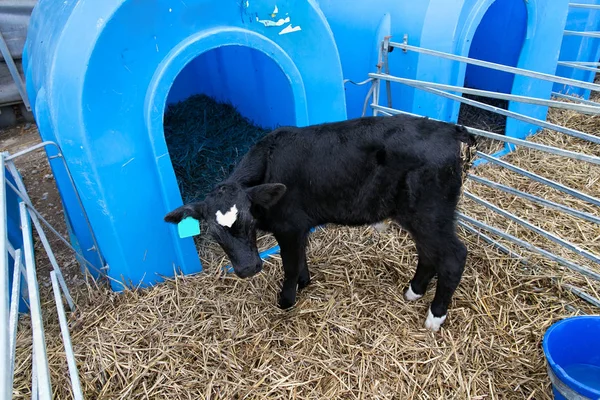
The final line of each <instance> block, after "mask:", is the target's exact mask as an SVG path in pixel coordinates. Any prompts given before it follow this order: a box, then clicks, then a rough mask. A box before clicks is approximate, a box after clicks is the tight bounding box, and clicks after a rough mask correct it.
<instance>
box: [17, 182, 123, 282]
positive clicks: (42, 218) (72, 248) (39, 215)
mask: <svg viewBox="0 0 600 400" xmlns="http://www.w3.org/2000/svg"><path fill="white" fill-rule="evenodd" d="M6 184H7V185H8V187H9V188H10V189H12V190H13V191H14V192H15V193H17V195H18V196H19V197H21V199H23V197H22V196H21V192H20V191H19V189H17V188H16V187H14V185H13V184H12V183H10V182H8V181H6ZM23 202H24V203H25V204H26V205H27V207H28V208H29V211H30V212H31V213H32V214H35V216H36V217H37V218H38V219H39V220H40V221H42V223H43V224H44V225H46V227H47V228H48V229H50V231H51V232H52V233H54V235H56V237H57V238H58V239H59V240H60V241H61V242H62V243H63V244H64V245H65V246H67V247H68V248H69V249H71V250H72V251H73V252H74V253H75V254H77V255H79V253H78V252H77V250H76V249H75V248H74V247H73V246H72V245H71V243H69V241H68V240H67V239H65V238H64V237H62V235H61V234H60V233H59V232H58V231H57V230H56V229H54V227H53V226H52V225H50V223H49V222H48V221H46V219H45V218H44V217H43V216H42V214H40V213H39V211H37V210H36V209H35V207H33V205H32V204H31V203H30V202H29V201H27V200H23ZM82 261H83V262H84V263H85V264H86V265H87V266H88V267H90V268H91V269H93V270H94V271H96V272H98V273H101V274H104V272H103V271H101V270H98V268H96V266H95V265H94V264H92V263H90V262H89V261H88V260H86V259H85V258H83V259H82ZM106 277H107V278H108V279H109V280H112V281H114V282H117V283H119V284H121V285H123V287H125V285H124V284H123V283H122V282H120V281H118V280H116V279H114V278H111V277H110V276H108V275H106Z"/></svg>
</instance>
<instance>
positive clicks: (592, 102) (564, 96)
mask: <svg viewBox="0 0 600 400" xmlns="http://www.w3.org/2000/svg"><path fill="white" fill-rule="evenodd" d="M552 96H556V97H560V98H563V99H567V100H572V101H577V102H579V103H581V104H589V105H591V106H595V107H600V103H597V102H595V101H591V100H586V99H582V98H580V97H576V96H570V95H568V94H563V93H558V92H552Z"/></svg>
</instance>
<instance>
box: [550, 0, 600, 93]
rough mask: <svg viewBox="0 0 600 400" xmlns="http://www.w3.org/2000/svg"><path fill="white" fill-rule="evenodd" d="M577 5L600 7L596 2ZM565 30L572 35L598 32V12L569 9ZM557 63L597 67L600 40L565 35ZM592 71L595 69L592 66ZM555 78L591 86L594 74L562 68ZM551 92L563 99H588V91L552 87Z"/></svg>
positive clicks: (585, 0)
mask: <svg viewBox="0 0 600 400" xmlns="http://www.w3.org/2000/svg"><path fill="white" fill-rule="evenodd" d="M577 3H578V4H591V5H600V0H577ZM565 30H567V31H574V32H598V31H600V10H594V9H590V8H579V7H572V8H570V9H569V15H568V17H567V25H566V27H565ZM560 61H567V62H568V61H578V62H590V63H597V62H598V61H600V39H599V38H593V37H584V36H578V35H565V36H564V37H563V40H562V46H561V49H560ZM592 68H596V67H595V66H592ZM556 75H558V76H562V77H565V78H571V79H577V80H580V81H584V82H593V81H594V78H595V77H596V73H595V72H594V71H590V70H585V69H580V68H572V67H568V66H564V65H559V66H558V68H557V69H556ZM554 91H555V92H558V93H563V94H567V95H576V96H580V97H583V98H584V99H589V98H590V90H589V89H582V88H578V87H574V86H569V85H564V84H559V83H557V84H555V85H554Z"/></svg>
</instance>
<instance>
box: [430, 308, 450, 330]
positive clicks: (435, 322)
mask: <svg viewBox="0 0 600 400" xmlns="http://www.w3.org/2000/svg"><path fill="white" fill-rule="evenodd" d="M445 320H446V316H445V315H442V316H441V317H439V318H438V317H434V316H433V314H432V313H431V308H430V309H429V312H428V313H427V319H426V320H425V328H427V329H429V330H430V331H432V332H437V331H439V330H440V327H441V326H442V324H443V323H444V321H445Z"/></svg>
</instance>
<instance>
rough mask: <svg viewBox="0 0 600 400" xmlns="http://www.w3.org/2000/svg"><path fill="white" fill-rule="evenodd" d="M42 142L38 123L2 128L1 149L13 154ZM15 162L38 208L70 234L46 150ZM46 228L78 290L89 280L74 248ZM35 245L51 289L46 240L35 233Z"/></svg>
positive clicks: (46, 284)
mask: <svg viewBox="0 0 600 400" xmlns="http://www.w3.org/2000/svg"><path fill="white" fill-rule="evenodd" d="M40 142H41V140H40V136H39V133H38V130H37V126H36V125H35V124H31V123H27V122H26V123H21V124H19V125H17V126H15V127H13V128H9V129H4V130H0V151H8V152H9V153H11V154H15V153H17V152H19V151H21V150H24V149H26V148H29V147H31V146H33V145H35V144H38V143H40ZM58 162H60V161H58ZM15 165H16V166H17V169H18V170H19V172H20V173H21V177H22V178H23V181H24V183H25V186H26V188H27V192H28V194H29V197H30V198H31V201H32V203H33V205H34V206H35V208H36V209H37V210H38V211H39V212H40V214H41V215H42V216H43V217H44V219H46V221H48V222H49V223H50V224H51V225H52V226H53V227H54V228H55V229H56V230H57V231H58V232H60V233H61V234H62V235H63V237H68V236H67V228H66V225H65V219H64V214H63V209H62V204H61V200H60V196H59V194H58V191H57V188H56V183H55V181H54V177H53V175H52V171H51V169H50V165H49V164H48V158H47V157H46V153H45V152H44V151H43V150H36V151H34V152H31V153H28V154H26V155H23V156H21V157H19V158H18V159H16V160H15ZM9 190H10V189H9ZM45 232H46V236H47V237H48V240H49V242H50V245H51V246H52V248H53V250H54V252H55V255H56V258H57V260H58V262H59V264H60V266H61V268H62V270H63V272H64V276H65V279H67V280H68V282H69V284H70V285H71V286H72V287H73V289H74V291H77V288H82V287H83V286H85V280H84V279H83V278H82V274H81V271H80V268H79V265H78V263H77V262H76V260H75V257H74V256H73V254H72V253H71V251H70V250H69V249H68V248H67V247H66V246H65V245H64V244H63V243H62V242H61V241H60V240H59V239H58V238H57V237H56V235H55V234H54V233H52V232H51V231H49V230H48V229H47V228H46V227H45ZM34 246H35V254H36V267H37V272H38V279H39V282H40V286H41V287H42V288H46V289H49V288H50V285H51V283H50V275H49V271H50V270H51V269H52V268H51V265H50V262H49V261H48V258H47V256H46V253H45V252H44V248H43V246H42V243H41V242H40V241H39V239H38V237H37V234H35V233H34ZM42 291H43V292H46V291H44V290H42ZM47 294H49V293H46V295H47Z"/></svg>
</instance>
